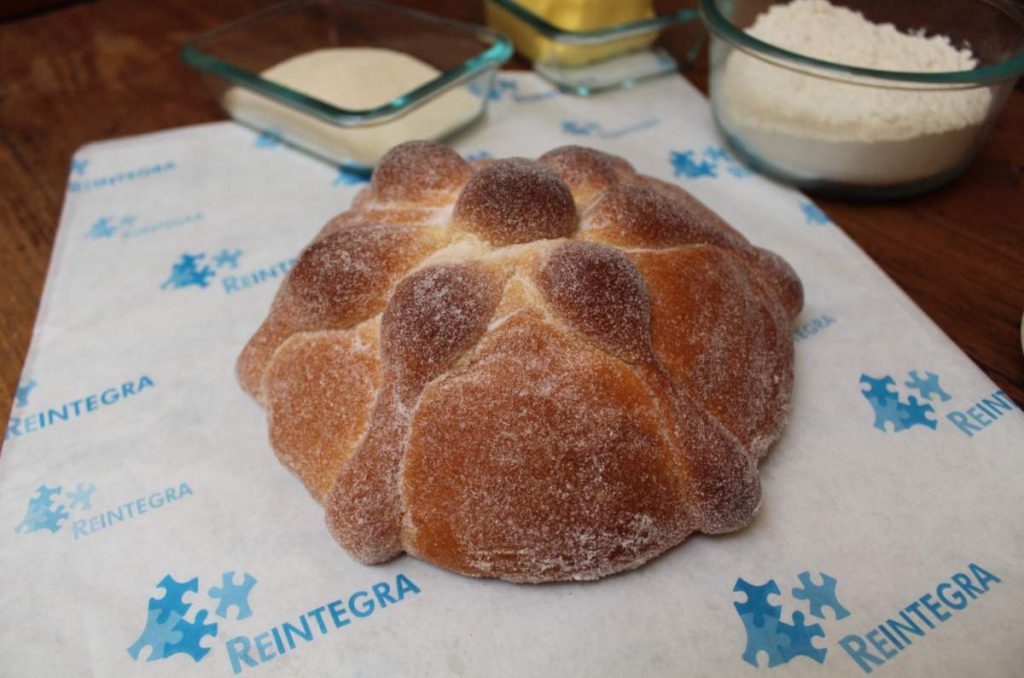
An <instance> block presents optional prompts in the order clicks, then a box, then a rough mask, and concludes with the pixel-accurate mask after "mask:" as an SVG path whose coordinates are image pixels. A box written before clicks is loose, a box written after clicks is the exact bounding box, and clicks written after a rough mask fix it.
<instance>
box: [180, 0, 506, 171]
mask: <svg viewBox="0 0 1024 678" xmlns="http://www.w3.org/2000/svg"><path fill="white" fill-rule="evenodd" d="M511 55H512V46H511V43H510V42H509V41H508V40H506V39H505V38H504V37H502V36H501V35H499V34H498V33H495V32H494V31H492V30H490V29H488V28H485V27H483V26H472V25H469V24H463V23H460V22H457V21H450V20H447V19H443V18H440V17H435V16H433V15H430V14H425V13H422V12H417V11H413V10H409V9H407V8H403V7H400V6H396V5H392V4H390V3H383V2H376V1H374V0H290V1H289V2H284V3H282V4H280V5H276V6H273V7H270V8H268V9H266V10H264V11H262V12H258V13H256V14H254V15H252V16H249V17H245V18H243V19H241V20H239V21H236V22H234V23H230V24H227V25H225V26H223V27H221V28H218V29H216V30H214V31H211V32H210V33H207V34H205V35H202V36H200V37H199V38H197V39H195V40H193V41H191V42H189V43H188V44H186V45H185V46H184V48H183V49H182V53H181V56H182V60H183V61H184V62H185V63H186V64H188V65H190V66H193V67H194V68H196V69H198V70H199V71H200V73H202V74H203V76H204V80H205V81H206V82H207V84H208V85H209V87H210V89H211V90H212V92H213V95H214V97H215V98H216V99H217V101H219V102H220V104H221V106H222V107H223V108H224V109H225V110H226V111H227V113H228V114H229V115H231V117H233V118H234V119H236V120H238V121H239V122H242V123H244V124H246V125H248V126H250V127H253V128H255V129H257V130H259V131H262V132H264V133H266V134H267V135H269V137H270V138H273V139H280V140H282V141H284V142H287V143H290V144H292V145H294V146H298V147H300V148H303V149H305V150H307V151H309V152H311V153H313V154H315V155H318V156H320V157H322V158H325V159H327V160H329V161H330V162H332V163H337V164H339V165H342V166H344V167H346V168H348V169H354V170H361V171H369V170H370V169H372V168H373V166H374V165H375V164H376V162H377V160H378V159H379V158H380V157H381V156H382V155H383V154H384V153H385V152H386V151H387V150H388V149H389V148H391V147H392V146H394V145H395V144H399V143H402V142H404V141H410V140H412V139H435V140H436V139H445V138H447V137H450V136H452V135H453V134H455V133H457V132H459V131H460V130H462V129H464V128H466V127H468V126H470V125H472V124H473V123H474V122H476V121H477V120H479V119H480V118H481V117H482V116H483V115H484V113H485V111H486V106H487V102H488V99H489V98H490V95H491V92H492V89H493V84H494V75H495V72H496V71H497V69H498V68H499V67H500V66H501V64H502V63H503V62H505V61H507V60H508V58H509V57H510V56H511Z"/></svg>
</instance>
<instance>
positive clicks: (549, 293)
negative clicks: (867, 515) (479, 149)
mask: <svg viewBox="0 0 1024 678" xmlns="http://www.w3.org/2000/svg"><path fill="white" fill-rule="evenodd" d="M802 305H803V292H802V288H801V285H800V281H799V279H798V278H797V277H796V275H795V273H794V272H793V270H792V269H791V268H790V267H789V266H788V264H786V263H785V262H784V261H783V260H782V259H781V258H780V257H778V256H777V255H774V254H772V253H770V252H767V251H765V250H761V249H759V248H756V247H754V246H753V245H751V244H750V243H749V242H747V240H746V239H745V238H744V237H743V236H742V235H740V234H739V233H738V232H737V231H735V230H733V229H732V228H731V227H729V226H728V225H727V224H726V223H725V222H724V221H723V220H722V219H721V218H720V217H718V216H717V215H716V214H714V213H713V212H712V211H711V210H709V209H708V208H707V207H705V206H704V205H703V204H701V203H700V202H699V201H697V200H696V199H695V198H693V197H692V196H690V195H689V194H688V193H686V192H685V191H683V190H682V189H681V188H679V187H678V186H675V185H673V184H668V183H665V182H661V181H659V180H656V179H653V178H650V177H645V176H643V175H640V174H638V173H636V172H635V171H634V170H633V168H632V167H631V166H630V165H629V164H628V163H627V162H626V161H625V160H623V159H621V158H617V157H615V156H612V155H609V154H606V153H602V152H600V151H596V150H593V149H588V148H585V147H580V146H567V147H562V148H558V149H554V150H552V151H549V152H548V153H545V154H544V155H543V156H541V157H540V158H539V159H538V160H537V161H532V160H526V159H522V158H510V159H505V160H489V161H487V162H477V163H472V164H470V163H467V162H466V161H464V160H463V159H462V158H461V157H459V156H458V155H457V154H456V153H455V152H454V151H452V150H451V149H449V148H447V147H444V146H441V145H438V144H434V143H429V142H411V143H408V144H403V145H401V146H398V147H396V148H395V149H393V150H392V151H391V152H389V153H388V154H387V155H386V156H385V157H384V158H383V159H382V160H381V163H380V165H379V166H378V168H377V170H376V171H375V173H374V178H373V181H372V183H371V184H370V186H369V187H368V188H367V189H364V191H363V192H361V193H360V195H359V196H358V198H357V199H356V202H355V204H354V206H353V208H352V209H351V210H349V211H348V212H346V213H344V214H342V215H339V216H338V217H336V218H334V219H332V220H331V221H330V222H328V224H327V225H325V227H324V228H323V229H322V230H321V232H320V233H319V234H318V235H317V237H316V238H315V239H314V241H313V242H312V243H311V244H310V246H309V247H307V248H306V250H305V251H304V252H303V254H302V255H301V256H300V258H299V261H298V262H297V264H296V266H295V267H294V268H293V270H292V271H291V272H290V273H289V276H288V278H287V280H286V281H285V282H284V283H283V284H282V287H281V289H280V290H279V292H278V295H277V297H276V298H275V301H274V303H273V304H272V306H271V309H270V312H269V314H268V316H267V318H266V320H265V321H264V322H263V324H262V325H261V327H260V328H259V330H258V331H257V332H256V334H254V336H253V338H252V339H251V340H250V342H249V343H248V345H247V346H246V347H245V349H244V350H243V351H242V354H241V355H240V357H239V361H238V365H237V372H238V376H239V380H240V382H241V383H242V385H243V387H244V388H245V389H246V390H247V391H249V392H250V393H251V394H253V395H254V396H255V397H257V398H258V399H260V400H261V401H262V402H263V403H264V404H265V405H266V407H267V410H268V421H269V425H270V437H271V443H272V444H273V446H274V449H275V451H276V452H277V455H278V457H279V458H280V459H281V461H282V463H283V464H285V466H287V467H288V468H289V469H290V470H291V471H292V472H293V473H295V475H296V476H297V477H298V478H299V479H300V480H301V481H302V482H303V483H304V484H305V485H306V487H307V488H308V489H309V491H310V493H311V494H312V495H313V497H314V498H315V499H316V500H317V501H319V502H321V503H322V504H323V505H324V509H325V514H326V517H327V524H328V529H329V530H330V532H331V534H332V535H333V536H334V537H335V538H336V539H337V540H338V542H339V543H340V544H341V545H342V546H343V547H344V548H345V549H346V550H347V551H348V552H349V553H350V554H351V555H352V556H353V557H355V558H356V559H358V560H359V561H361V562H364V563H379V562H384V561H387V560H389V559H391V558H394V557H395V556H397V555H399V554H401V553H402V552H408V553H411V554H413V555H415V556H417V557H420V558H423V559H424V560H427V561H430V562H432V563H435V564H438V565H440V566H442V567H445V568H448V569H450V570H453V571H456V572H460V573H462V574H466V575H471V576H482V577H497V578H501V579H505V580H508V581H514V582H544V581H564V580H582V579H596V578H599V577H603V576H606V575H609V574H613V573H615V572H621V571H624V570H629V569H633V568H636V567H639V566H640V565H642V564H643V563H644V562H647V561H648V560H650V559H651V558H654V557H656V556H657V555H659V554H660V553H663V552H664V551H666V550H667V549H669V548H671V547H673V546H675V545H677V544H679V543H680V542H681V541H683V540H684V539H685V538H686V537H687V536H688V535H689V534H692V533H693V532H698V531H699V532H704V533H708V534H717V533H722V532H728V531H731V530H736V529H739V528H741V527H743V526H744V525H746V524H748V523H749V522H750V521H751V519H752V518H753V516H754V514H755V513H756V511H757V508H758V506H759V505H760V502H761V487H760V483H759V479H758V473H757V462H758V460H759V459H760V458H762V457H763V456H764V454H766V452H767V450H768V448H769V447H770V446H771V444H772V443H773V442H774V441H775V440H776V439H777V438H778V436H779V435H780V433H781V430H782V427H783V425H784V423H785V420H786V416H787V413H788V410H789V404H790V393H791V390H792V380H793V346H792V339H791V333H790V325H791V323H792V321H793V319H794V318H795V316H796V315H797V313H799V311H800V309H801V307H802Z"/></svg>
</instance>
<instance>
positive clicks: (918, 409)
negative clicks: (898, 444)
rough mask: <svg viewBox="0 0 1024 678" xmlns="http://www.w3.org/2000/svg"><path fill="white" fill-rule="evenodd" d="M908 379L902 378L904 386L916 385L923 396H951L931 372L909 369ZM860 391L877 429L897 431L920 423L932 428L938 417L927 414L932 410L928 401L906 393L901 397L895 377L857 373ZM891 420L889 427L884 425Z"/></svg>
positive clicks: (942, 398) (945, 397) (928, 397)
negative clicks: (933, 417)
mask: <svg viewBox="0 0 1024 678" xmlns="http://www.w3.org/2000/svg"><path fill="white" fill-rule="evenodd" d="M908 376H909V377H910V379H909V380H907V381H905V382H903V383H904V385H905V386H906V387H907V388H911V389H916V390H917V391H918V393H920V395H921V397H922V398H924V399H925V400H931V399H932V396H935V395H937V396H938V397H939V399H940V400H942V401H943V402H945V401H946V400H949V399H950V398H951V396H950V395H949V394H948V393H946V392H945V391H944V390H943V389H942V387H941V386H940V385H939V377H938V375H937V374H935V373H933V372H926V377H925V378H923V379H922V378H921V377H920V376H919V375H918V373H917V371H916V370H914V371H911V372H910V373H909V375H908ZM860 384H861V387H862V388H861V394H862V395H863V396H864V399H865V400H867V401H868V403H870V404H871V409H872V410H873V411H874V415H875V423H874V426H875V428H877V429H878V430H879V431H883V432H888V431H890V430H891V431H892V432H893V433H898V432H900V431H905V430H907V429H910V428H913V427H914V426H924V427H926V428H929V429H932V430H934V429H935V428H936V427H937V426H938V421H936V420H935V419H932V418H930V417H929V415H930V414H932V413H934V412H935V408H934V407H932V406H931V405H930V404H926V403H922V402H920V401H919V400H918V398H917V396H909V397H907V398H906V399H903V398H902V397H901V396H900V394H899V393H898V392H897V391H896V389H895V386H896V380H895V379H894V378H893V377H892V376H891V375H888V374H887V375H884V376H882V377H872V376H871V375H869V374H861V375H860ZM888 424H891V425H892V427H891V429H890V428H889V427H888V426H887V425H888Z"/></svg>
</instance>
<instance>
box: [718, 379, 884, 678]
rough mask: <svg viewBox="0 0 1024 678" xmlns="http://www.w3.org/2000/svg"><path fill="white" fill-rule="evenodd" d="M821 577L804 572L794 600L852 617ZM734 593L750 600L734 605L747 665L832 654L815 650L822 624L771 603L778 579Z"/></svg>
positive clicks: (742, 584)
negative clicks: (786, 614)
mask: <svg viewBox="0 0 1024 678" xmlns="http://www.w3.org/2000/svg"><path fill="white" fill-rule="evenodd" d="M883 386H884V385H883ZM820 576H821V580H822V583H821V584H816V583H815V582H814V581H813V580H812V579H811V575H810V572H802V573H801V574H800V575H799V576H798V578H799V580H800V583H801V586H800V587H797V588H794V589H793V596H794V598H796V599H797V600H804V601H807V602H808V603H809V605H810V612H811V614H812V615H813V616H815V617H819V618H822V619H823V618H824V615H823V614H822V608H823V607H829V608H831V609H832V611H833V612H834V614H835V617H836V619H837V620H838V619H843V618H844V617H846V616H848V615H849V611H848V610H847V609H846V608H845V607H844V606H843V605H842V604H841V603H840V602H839V600H838V599H837V598H836V583H837V582H836V580H835V579H834V578H833V577H830V576H829V575H827V574H825V573H824V572H822V573H820ZM733 591H736V592H742V593H744V594H745V595H746V600H743V601H736V602H734V603H733V607H734V608H735V609H736V614H737V615H738V616H739V618H740V620H741V621H742V622H743V629H744V631H745V632H746V636H747V642H746V647H745V648H744V650H743V654H742V655H741V656H742V658H743V661H745V662H746V663H748V664H750V665H751V666H753V667H755V668H757V667H760V666H761V661H762V658H766V659H767V664H768V668H774V667H776V666H781V665H783V664H788V663H789V662H790V661H792V660H793V659H795V658H797V657H807V658H809V659H811V660H812V661H815V662H817V663H819V664H821V663H823V662H824V661H825V656H826V655H827V653H828V650H827V649H825V648H819V647H815V646H814V642H813V641H814V639H815V638H824V637H825V630H824V629H823V628H822V627H821V625H820V624H817V623H815V624H808V623H807V621H806V617H805V616H804V613H803V612H801V611H799V610H796V611H794V612H793V613H792V614H791V615H790V617H789V619H790V621H788V622H787V621H784V620H783V616H782V606H781V605H777V604H775V603H774V602H773V601H772V600H771V597H772V596H778V595H779V594H780V592H779V586H778V584H777V583H776V582H775V580H774V579H769V580H768V581H767V582H765V583H764V584H761V585H755V584H751V583H749V582H748V581H746V580H745V579H743V578H742V577H741V578H739V579H737V580H736V584H735V585H734V586H733Z"/></svg>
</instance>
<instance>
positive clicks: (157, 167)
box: [68, 158, 177, 193]
mask: <svg viewBox="0 0 1024 678" xmlns="http://www.w3.org/2000/svg"><path fill="white" fill-rule="evenodd" d="M88 168H89V159H88V158H72V160H71V176H72V178H71V179H70V181H68V192H69V193H84V192H90V191H96V190H100V189H103V188H110V187H112V186H117V185H119V184H123V183H129V182H134V181H139V180H141V179H146V178H148V177H154V176H159V175H162V174H167V173H168V172H171V171H173V170H175V169H177V165H175V163H174V161H173V160H162V161H157V162H153V163H149V164H146V165H140V166H138V167H131V168H129V169H125V170H119V171H117V172H113V173H111V174H106V175H103V176H98V177H96V176H92V177H90V176H86V175H87V174H88Z"/></svg>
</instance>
